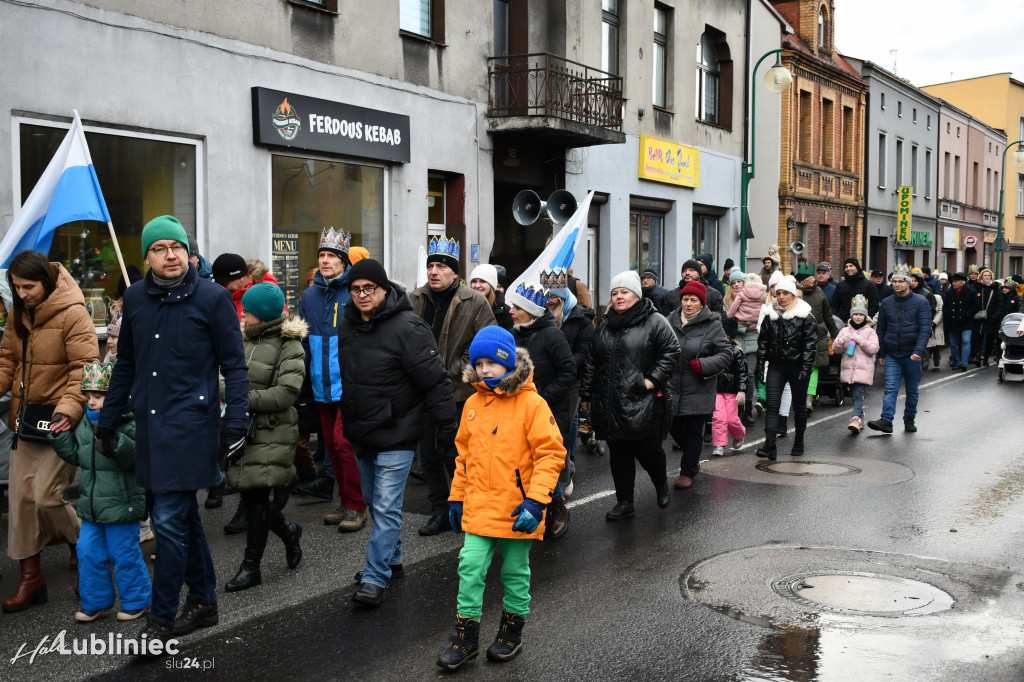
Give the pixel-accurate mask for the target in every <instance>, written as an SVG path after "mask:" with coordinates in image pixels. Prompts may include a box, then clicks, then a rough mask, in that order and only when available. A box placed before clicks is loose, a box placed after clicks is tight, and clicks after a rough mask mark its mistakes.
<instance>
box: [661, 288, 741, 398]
mask: <svg viewBox="0 0 1024 682" xmlns="http://www.w3.org/2000/svg"><path fill="white" fill-rule="evenodd" d="M682 312H683V310H682V308H677V309H676V310H674V311H672V314H671V315H669V317H668V322H669V324H670V325H671V326H672V331H673V332H674V333H675V335H676V340H677V341H678V343H679V362H677V363H676V366H675V371H674V372H673V373H672V380H671V387H672V415H673V416H675V417H684V416H689V415H698V414H711V413H712V412H714V411H715V393H717V392H718V381H717V377H716V375H717V374H718V373H719V372H723V371H725V370H726V369H728V368H729V365H730V364H731V363H732V352H731V351H730V350H729V349H730V347H733V346H732V344H731V343H729V339H727V338H726V336H725V331H724V330H723V329H722V323H721V322H719V321H718V320H717V319H715V318H714V317H712V316H711V311H709V310H708V309H707V307H703V308H701V309H700V311H699V312H698V313H697V316H696V317H694V318H693V319H692V320H690V321H689V322H687V323H686V325H683V323H682V319H683V318H682ZM691 360H700V370H701V373H700V374H694V372H693V370H692V369H690V361H691ZM745 364H746V363H745V361H744V365H745Z"/></svg>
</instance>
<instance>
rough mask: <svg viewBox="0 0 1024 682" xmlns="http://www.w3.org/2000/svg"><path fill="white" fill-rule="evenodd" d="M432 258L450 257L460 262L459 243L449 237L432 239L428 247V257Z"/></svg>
mask: <svg viewBox="0 0 1024 682" xmlns="http://www.w3.org/2000/svg"><path fill="white" fill-rule="evenodd" d="M430 256H450V257H452V258H454V259H455V260H459V243H458V242H457V241H455V240H454V239H448V237H443V236H442V237H431V238H430V244H429V245H428V246H427V257H428V258H429V257H430Z"/></svg>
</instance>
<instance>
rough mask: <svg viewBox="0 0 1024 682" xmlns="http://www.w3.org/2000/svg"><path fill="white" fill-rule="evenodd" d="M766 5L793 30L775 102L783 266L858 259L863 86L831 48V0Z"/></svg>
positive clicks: (779, 1) (861, 213) (786, 0)
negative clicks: (786, 84)
mask: <svg viewBox="0 0 1024 682" xmlns="http://www.w3.org/2000/svg"><path fill="white" fill-rule="evenodd" d="M772 5H773V6H774V7H775V9H777V10H778V11H779V13H780V14H782V16H784V17H785V18H786V20H787V21H788V22H789V23H790V24H791V25H792V26H793V29H794V33H793V34H791V35H786V36H784V38H783V47H784V48H785V51H784V52H783V63H784V64H785V65H786V66H787V67H788V68H789V70H790V71H791V72H792V74H793V85H792V87H790V89H789V91H788V92H787V93H786V94H784V95H783V101H782V140H781V151H780V167H781V179H780V184H779V212H778V224H777V230H778V244H779V245H780V247H781V248H782V267H783V271H786V272H788V271H790V270H796V268H797V266H798V265H799V263H800V262H801V261H803V260H807V261H810V262H814V263H818V262H821V261H828V262H830V263H833V264H834V263H836V262H841V261H842V260H843V259H844V258H846V257H848V256H857V257H858V258H861V259H862V260H863V254H864V252H863V248H864V216H865V201H864V184H863V179H864V158H863V155H864V152H863V150H864V123H865V102H866V96H867V84H866V83H865V82H864V81H863V79H861V77H860V75H859V74H858V73H857V70H856V69H854V68H853V66H851V65H850V63H849V62H848V61H847V60H846V59H845V58H844V57H843V55H841V54H839V52H838V51H837V50H836V48H835V42H834V34H835V31H834V17H835V6H834V2H832V0H777V1H773V2H772ZM794 249H795V251H794Z"/></svg>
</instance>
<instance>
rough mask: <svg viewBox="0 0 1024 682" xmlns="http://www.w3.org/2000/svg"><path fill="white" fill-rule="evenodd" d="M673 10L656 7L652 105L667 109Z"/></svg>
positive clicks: (662, 6) (660, 6) (661, 6)
mask: <svg viewBox="0 0 1024 682" xmlns="http://www.w3.org/2000/svg"><path fill="white" fill-rule="evenodd" d="M671 16H672V10H671V9H669V8H668V7H665V6H664V5H655V6H654V59H653V62H654V77H653V80H652V87H653V92H652V93H651V96H652V100H651V104H653V105H654V106H656V107H661V108H662V109H665V108H667V107H668V84H669V82H670V81H669V73H668V69H669V66H668V65H669V58H668V47H669V33H668V30H669V26H671Z"/></svg>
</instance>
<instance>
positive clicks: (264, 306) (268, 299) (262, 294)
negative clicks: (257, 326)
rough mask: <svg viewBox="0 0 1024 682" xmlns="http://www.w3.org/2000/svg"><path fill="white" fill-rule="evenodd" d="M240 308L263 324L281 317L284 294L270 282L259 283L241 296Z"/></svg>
mask: <svg viewBox="0 0 1024 682" xmlns="http://www.w3.org/2000/svg"><path fill="white" fill-rule="evenodd" d="M242 308H243V309H244V310H245V311H246V312H247V313H251V314H253V315H255V316H256V317H258V318H259V319H261V320H263V321H264V322H270V321H271V320H276V319H277V318H279V317H281V313H283V312H284V292H282V291H281V289H280V287H278V286H277V285H276V284H272V283H271V282H260V283H259V284H254V285H252V286H251V287H249V288H248V289H246V290H245V293H244V294H242Z"/></svg>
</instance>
